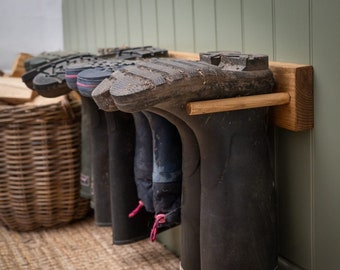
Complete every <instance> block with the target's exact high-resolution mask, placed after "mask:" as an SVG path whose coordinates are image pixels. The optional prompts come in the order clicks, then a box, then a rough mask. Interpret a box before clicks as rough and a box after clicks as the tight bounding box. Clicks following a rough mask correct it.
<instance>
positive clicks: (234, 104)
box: [169, 52, 314, 131]
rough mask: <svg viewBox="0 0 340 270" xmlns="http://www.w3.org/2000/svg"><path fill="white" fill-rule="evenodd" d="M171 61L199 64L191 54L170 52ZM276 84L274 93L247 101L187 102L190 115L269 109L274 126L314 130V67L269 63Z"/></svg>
mask: <svg viewBox="0 0 340 270" xmlns="http://www.w3.org/2000/svg"><path fill="white" fill-rule="evenodd" d="M169 54H170V57H174V58H179V59H189V60H198V59H199V55H198V54H193V53H178V52H170V53H169ZM269 68H270V70H271V71H272V73H273V76H274V80H275V88H274V93H272V94H265V95H255V96H247V97H236V98H227V99H217V100H206V101H196V102H189V103H188V104H187V111H188V114H189V115H197V114H205V113H215V112H223V111H231V110H242V109H250V108H258V107H266V106H272V107H271V111H270V115H271V121H272V123H273V124H274V125H276V126H278V127H281V128H284V129H288V130H291V131H304V130H309V129H312V128H313V126H314V104H313V67H312V66H310V65H300V64H292V63H283V62H270V63H269Z"/></svg>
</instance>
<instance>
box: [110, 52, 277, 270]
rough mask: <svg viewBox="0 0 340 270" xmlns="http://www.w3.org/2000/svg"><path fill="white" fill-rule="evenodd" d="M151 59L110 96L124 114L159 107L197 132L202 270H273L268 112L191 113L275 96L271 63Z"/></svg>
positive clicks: (119, 78)
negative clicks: (193, 107) (223, 101)
mask: <svg viewBox="0 0 340 270" xmlns="http://www.w3.org/2000/svg"><path fill="white" fill-rule="evenodd" d="M151 62H152V64H153V68H152V69H149V70H148V71H147V70H146V69H145V65H146V64H145V63H140V62H136V66H134V67H127V68H124V69H122V70H120V71H118V72H116V73H115V74H113V75H112V76H111V77H113V78H112V86H111V90H110V92H111V94H112V95H113V98H114V102H115V104H116V106H117V107H118V108H119V109H120V110H122V111H126V112H135V111H142V110H146V109H148V108H157V109H161V110H163V111H166V112H168V113H170V114H172V115H174V116H176V117H177V118H180V119H181V120H183V121H184V122H185V123H186V124H187V125H188V126H189V127H190V128H191V129H192V130H193V132H194V134H195V137H196V138H197V141H198V144H199V149H200V155H201V158H200V161H201V213H200V216H201V223H200V244H201V269H203V270H206V269H209V270H210V269H212V270H215V269H255V270H257V269H261V270H267V269H268V270H273V269H275V268H276V266H277V252H276V232H275V225H276V224H275V200H274V194H275V193H274V179H273V174H272V170H271V167H270V164H271V162H270V159H269V153H268V152H269V150H268V149H269V147H268V137H267V130H266V127H267V122H266V117H267V108H259V109H250V110H244V111H234V112H226V113H216V114H207V115H198V116H188V115H187V113H186V111H185V106H186V103H187V102H188V101H193V100H207V99H216V98H228V97H235V96H246V95H255V94H263V93H268V92H271V91H272V87H273V84H274V81H273V77H272V74H271V72H270V71H269V69H268V58H267V57H265V56H249V55H238V56H236V55H235V54H233V55H228V54H225V55H222V56H221V62H220V65H219V67H215V66H213V65H210V64H207V63H204V62H192V61H185V60H173V59H171V60H170V59H169V60H168V59H163V60H152V61H151ZM126 93H129V94H128V95H127V94H126ZM189 188H190V187H189ZM183 215H184V214H183ZM182 223H183V221H182ZM182 267H183V265H182ZM188 267H189V268H184V267H183V268H184V270H187V269H192V268H190V265H188Z"/></svg>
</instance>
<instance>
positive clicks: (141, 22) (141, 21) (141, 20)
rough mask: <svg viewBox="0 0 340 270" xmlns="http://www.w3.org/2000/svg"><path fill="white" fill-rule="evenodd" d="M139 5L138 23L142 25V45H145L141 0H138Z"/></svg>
mask: <svg viewBox="0 0 340 270" xmlns="http://www.w3.org/2000/svg"><path fill="white" fill-rule="evenodd" d="M139 5H140V7H141V8H140V24H141V26H142V33H141V34H142V45H143V46H145V44H144V23H143V21H144V20H143V8H142V0H139Z"/></svg>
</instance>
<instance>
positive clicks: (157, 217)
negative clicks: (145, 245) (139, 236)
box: [150, 214, 166, 242]
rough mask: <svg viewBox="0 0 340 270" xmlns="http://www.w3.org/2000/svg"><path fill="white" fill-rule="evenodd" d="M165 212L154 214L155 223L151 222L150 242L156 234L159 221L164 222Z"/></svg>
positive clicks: (154, 238)
mask: <svg viewBox="0 0 340 270" xmlns="http://www.w3.org/2000/svg"><path fill="white" fill-rule="evenodd" d="M165 222H166V220H165V214H158V215H155V223H154V224H153V227H152V230H151V233H150V240H151V242H153V241H155V240H156V235H157V227H158V224H159V223H165Z"/></svg>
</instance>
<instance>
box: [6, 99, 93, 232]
mask: <svg viewBox="0 0 340 270" xmlns="http://www.w3.org/2000/svg"><path fill="white" fill-rule="evenodd" d="M80 113H81V106H80V103H79V101H78V100H77V99H76V98H73V97H72V96H71V95H69V96H64V97H61V98H60V99H57V100H49V101H46V99H41V98H40V99H37V101H36V102H35V103H32V104H24V105H20V106H0V149H1V151H0V223H3V224H4V225H5V226H7V227H8V228H11V229H13V230H18V231H29V230H34V229H38V228H48V227H52V226H58V225H62V224H65V223H68V222H70V221H72V220H75V219H79V218H82V217H84V216H85V215H86V214H87V213H88V210H89V201H88V200H84V199H82V198H80V195H79V190H80V183H79V174H80Z"/></svg>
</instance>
